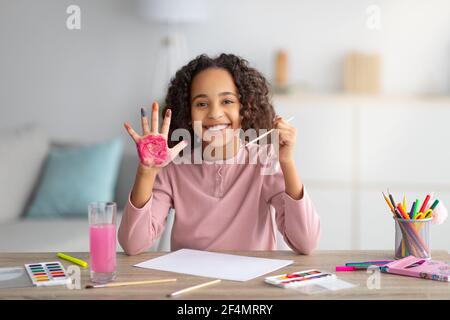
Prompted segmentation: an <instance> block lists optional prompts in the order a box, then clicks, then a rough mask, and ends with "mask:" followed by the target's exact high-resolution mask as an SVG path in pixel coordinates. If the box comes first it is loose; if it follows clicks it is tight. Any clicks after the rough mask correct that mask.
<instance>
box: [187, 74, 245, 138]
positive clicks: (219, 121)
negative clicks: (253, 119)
mask: <svg viewBox="0 0 450 320" xmlns="http://www.w3.org/2000/svg"><path fill="white" fill-rule="evenodd" d="M239 107H240V102H239V93H238V90H237V88H236V86H235V84H234V80H233V77H232V76H231V75H230V74H229V73H228V71H226V70H225V69H219V68H209V69H205V70H203V71H201V72H200V73H198V74H197V75H196V76H195V77H194V79H193V80H192V84H191V117H192V126H193V129H194V132H195V134H196V135H197V136H198V137H201V139H202V141H203V142H204V144H207V145H209V144H212V145H213V146H214V147H220V146H224V145H226V144H228V143H230V142H231V141H232V140H233V136H234V135H235V132H238V131H237V130H238V129H239V128H240V127H241V118H240V115H239Z"/></svg>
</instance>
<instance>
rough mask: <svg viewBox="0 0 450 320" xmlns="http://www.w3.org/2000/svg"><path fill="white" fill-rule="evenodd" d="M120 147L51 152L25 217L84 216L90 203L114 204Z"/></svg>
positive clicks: (114, 142) (117, 142) (109, 145)
mask: <svg viewBox="0 0 450 320" xmlns="http://www.w3.org/2000/svg"><path fill="white" fill-rule="evenodd" d="M122 150H123V143H122V141H121V140H120V139H114V140H111V141H108V142H105V143H100V144H95V145H87V146H78V147H63V148H51V149H50V152H49V155H48V158H47V160H46V163H45V166H44V169H43V173H42V176H41V182H40V183H39V186H38V188H37V190H36V193H35V197H34V199H33V201H32V202H31V204H30V206H29V208H28V210H27V212H26V214H25V216H27V217H35V218H41V217H49V218H50V217H80V216H87V207H88V204H89V203H90V202H93V201H114V192H115V186H116V181H117V176H118V172H119V167H120V161H121V159H122Z"/></svg>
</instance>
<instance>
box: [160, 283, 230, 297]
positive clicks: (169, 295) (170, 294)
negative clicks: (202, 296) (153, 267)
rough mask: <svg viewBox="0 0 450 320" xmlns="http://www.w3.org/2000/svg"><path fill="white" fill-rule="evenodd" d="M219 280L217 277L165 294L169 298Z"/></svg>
mask: <svg viewBox="0 0 450 320" xmlns="http://www.w3.org/2000/svg"><path fill="white" fill-rule="evenodd" d="M220 281H221V280H220V279H217V280H213V281H208V282H205V283H201V284H198V285H196V286H192V287H189V288H186V289H182V290H178V291H175V292H172V293H169V294H168V295H167V297H169V298H171V297H175V296H178V295H180V294H183V293H187V292H191V291H193V290H197V289H200V288H204V287H207V286H210V285H213V284H216V283H219V282H220Z"/></svg>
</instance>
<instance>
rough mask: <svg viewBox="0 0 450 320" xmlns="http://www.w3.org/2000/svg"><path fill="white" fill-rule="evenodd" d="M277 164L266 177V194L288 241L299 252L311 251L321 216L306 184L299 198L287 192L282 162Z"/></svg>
mask: <svg viewBox="0 0 450 320" xmlns="http://www.w3.org/2000/svg"><path fill="white" fill-rule="evenodd" d="M274 166H275V168H276V169H275V170H273V171H272V173H271V174H268V175H265V177H264V182H263V187H262V194H263V197H264V199H265V200H266V202H267V203H268V204H270V205H272V206H273V207H274V208H275V221H276V224H277V227H278V230H279V231H280V233H281V234H282V235H283V238H284V241H285V242H286V244H287V245H288V246H289V247H290V248H291V249H292V250H294V251H295V252H297V253H299V254H310V253H311V252H312V251H313V250H314V249H315V248H316V246H317V244H318V242H319V238H320V217H319V215H318V214H317V212H316V209H315V208H314V204H313V202H312V200H311V198H310V197H309V194H308V192H307V190H306V188H305V187H304V186H303V197H302V198H301V199H299V200H295V199H293V198H292V197H291V196H289V195H288V194H287V193H286V192H285V182H284V176H283V172H282V171H281V169H280V165H279V162H278V161H277V163H276V164H275V165H274Z"/></svg>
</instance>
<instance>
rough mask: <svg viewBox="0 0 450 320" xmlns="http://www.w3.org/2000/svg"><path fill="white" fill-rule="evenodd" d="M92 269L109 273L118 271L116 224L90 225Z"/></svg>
mask: <svg viewBox="0 0 450 320" xmlns="http://www.w3.org/2000/svg"><path fill="white" fill-rule="evenodd" d="M89 236H90V253H91V271H93V272H96V273H109V272H115V271H116V226H115V225H114V224H94V225H91V226H90V227H89Z"/></svg>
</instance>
